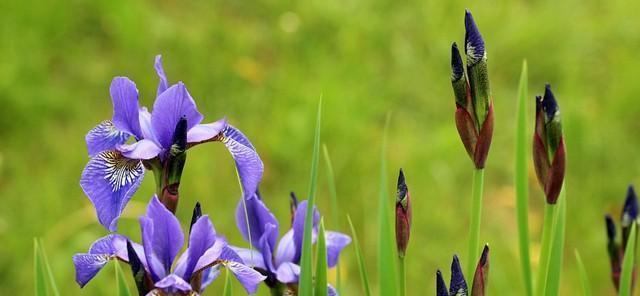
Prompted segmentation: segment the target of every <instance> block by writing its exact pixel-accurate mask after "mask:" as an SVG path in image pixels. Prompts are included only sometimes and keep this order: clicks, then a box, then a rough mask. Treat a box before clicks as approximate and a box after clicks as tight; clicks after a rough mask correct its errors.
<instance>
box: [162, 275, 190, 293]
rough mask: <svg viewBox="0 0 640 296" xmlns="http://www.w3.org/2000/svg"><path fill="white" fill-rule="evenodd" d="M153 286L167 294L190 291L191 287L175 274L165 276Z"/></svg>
mask: <svg viewBox="0 0 640 296" xmlns="http://www.w3.org/2000/svg"><path fill="white" fill-rule="evenodd" d="M155 286H156V288H160V289H162V290H164V291H165V292H168V293H175V292H178V291H179V292H189V291H191V285H189V283H187V282H186V281H185V280H183V279H182V278H181V277H179V276H177V275H175V274H170V275H168V276H166V277H165V278H163V279H162V280H160V281H158V282H157V283H156V284H155Z"/></svg>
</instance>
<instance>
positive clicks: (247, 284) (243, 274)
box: [224, 261, 267, 294]
mask: <svg viewBox="0 0 640 296" xmlns="http://www.w3.org/2000/svg"><path fill="white" fill-rule="evenodd" d="M224 265H225V267H227V268H228V269H229V270H230V271H231V272H232V273H233V275H234V276H235V277H236V279H238V281H239V282H240V284H242V286H243V287H244V289H245V290H247V293H249V294H253V293H255V292H256V290H258V285H259V284H260V283H261V282H262V281H264V280H265V279H266V278H267V277H265V276H263V275H262V274H260V273H259V272H257V271H256V270H255V269H253V268H251V267H248V266H246V265H244V264H242V263H238V262H233V261H227V262H225V263H224Z"/></svg>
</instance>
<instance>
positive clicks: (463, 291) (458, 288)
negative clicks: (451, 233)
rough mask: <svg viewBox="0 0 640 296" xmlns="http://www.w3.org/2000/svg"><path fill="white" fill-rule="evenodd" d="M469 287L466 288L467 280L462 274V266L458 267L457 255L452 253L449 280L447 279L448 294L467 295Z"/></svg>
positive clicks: (452, 295)
mask: <svg viewBox="0 0 640 296" xmlns="http://www.w3.org/2000/svg"><path fill="white" fill-rule="evenodd" d="M468 291H469V289H468V288H467V281H465V279H464V275H463V274H462V267H460V261H459V260H458V256H456V255H453V261H452V262H451V280H450V281H449V295H451V296H467V295H468V293H469V292H468Z"/></svg>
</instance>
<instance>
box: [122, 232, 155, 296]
mask: <svg viewBox="0 0 640 296" xmlns="http://www.w3.org/2000/svg"><path fill="white" fill-rule="evenodd" d="M127 257H128V258H129V266H130V267H131V272H132V273H133V280H134V281H135V283H136V287H137V288H138V293H139V294H140V295H146V294H147V293H148V292H149V291H150V287H152V286H153V285H152V284H151V285H150V280H149V278H148V275H147V273H146V271H145V269H144V266H143V265H142V261H140V258H139V257H138V254H137V253H136V251H135V250H134V249H133V245H132V244H131V242H130V241H129V240H127Z"/></svg>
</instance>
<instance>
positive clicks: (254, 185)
mask: <svg viewBox="0 0 640 296" xmlns="http://www.w3.org/2000/svg"><path fill="white" fill-rule="evenodd" d="M219 140H220V141H221V142H222V143H224V145H225V146H226V147H227V150H229V153H231V156H232V157H233V160H234V161H235V163H236V169H237V170H238V177H239V178H240V184H241V186H242V195H243V197H244V198H245V199H249V198H251V197H252V196H253V195H254V194H255V193H256V191H257V190H258V184H260V180H262V173H263V172H264V164H263V163H262V160H261V159H260V156H258V153H257V152H256V150H255V148H254V147H253V145H252V144H251V142H249V139H247V137H246V136H245V135H244V134H242V132H240V131H239V130H238V129H236V128H235V127H233V126H231V125H227V126H226V128H225V129H224V130H223V131H222V133H221V135H220V136H219Z"/></svg>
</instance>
